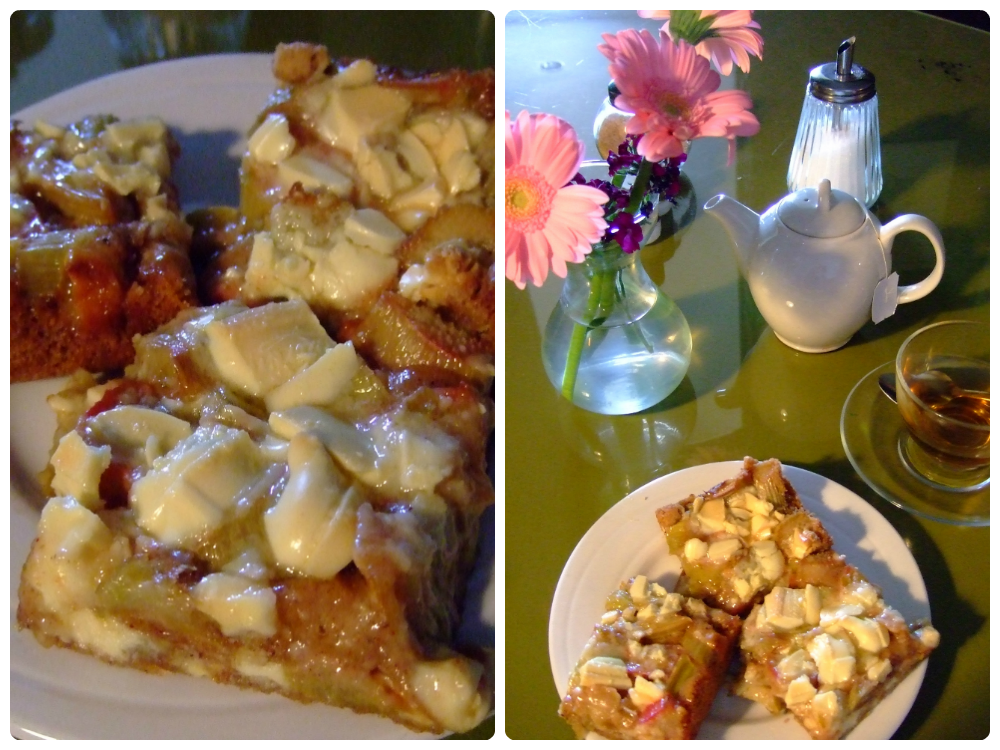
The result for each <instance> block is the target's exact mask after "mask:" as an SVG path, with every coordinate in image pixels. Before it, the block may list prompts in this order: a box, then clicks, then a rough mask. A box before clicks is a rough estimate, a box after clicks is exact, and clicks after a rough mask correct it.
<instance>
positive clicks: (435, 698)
mask: <svg viewBox="0 0 1000 750" xmlns="http://www.w3.org/2000/svg"><path fill="white" fill-rule="evenodd" d="M483 673H484V670H483V667H482V665H481V664H479V663H478V662H475V661H472V660H471V659H464V658H461V657H455V658H452V659H444V660H442V661H434V662H428V661H419V662H417V664H416V665H415V666H414V668H413V671H412V672H411V673H410V680H409V683H410V685H411V686H412V687H413V691H414V693H415V694H416V696H417V699H418V700H419V701H420V702H421V703H422V704H423V706H424V707H425V708H426V709H427V711H428V712H429V713H430V714H431V715H432V716H433V717H434V718H435V719H437V720H438V721H440V722H441V724H442V725H444V726H445V727H446V728H448V729H449V730H451V731H453V732H466V731H468V730H470V729H473V728H474V727H476V726H478V725H479V724H480V722H482V720H483V719H485V718H486V715H487V714H488V713H489V710H490V703H489V701H488V700H487V699H486V698H485V697H484V695H483V691H482V690H481V683H482V679H483Z"/></svg>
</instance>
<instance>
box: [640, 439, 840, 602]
mask: <svg viewBox="0 0 1000 750" xmlns="http://www.w3.org/2000/svg"><path fill="white" fill-rule="evenodd" d="M656 519H657V522H658V523H659V525H660V529H661V530H662V531H663V533H664V535H665V537H666V541H667V545H668V547H669V550H670V552H671V553H672V554H674V555H677V556H678V557H680V561H681V576H680V579H679V580H678V583H677V590H678V591H679V592H681V593H683V594H686V595H688V596H693V597H696V598H699V599H704V601H705V602H706V603H707V604H709V605H710V606H713V607H719V608H721V609H724V610H725V611H727V612H730V613H732V614H736V615H745V614H746V613H747V612H749V611H750V608H751V607H752V606H753V605H754V604H755V603H757V602H759V601H760V600H761V599H762V598H763V597H764V595H765V594H766V593H767V592H768V591H770V589H771V587H772V586H773V585H774V584H775V583H776V582H778V581H779V580H781V579H782V578H783V577H784V576H786V575H787V570H788V568H789V566H790V565H793V564H794V563H795V562H796V561H799V560H802V559H805V558H808V557H809V556H811V555H814V554H817V553H820V552H823V551H825V550H829V549H830V548H831V546H832V541H831V539H830V535H829V534H828V533H827V532H826V529H824V528H823V525H822V524H821V523H820V522H819V519H817V518H816V517H815V516H813V515H812V514H810V513H809V512H808V511H807V510H806V509H805V508H803V506H802V501H801V500H800V499H799V496H798V494H797V493H796V491H795V488H794V487H792V485H791V483H790V482H789V481H788V480H787V479H786V478H785V476H784V475H783V473H782V471H781V464H780V462H778V461H777V460H776V459H769V460H767V461H757V460H755V459H753V458H746V459H744V462H743V467H742V470H741V471H740V472H739V474H737V475H736V476H735V477H733V478H731V479H729V480H727V481H725V482H722V483H721V484H719V485H717V486H716V487H713V488H712V489H710V490H708V491H706V492H704V493H701V494H697V495H691V496H690V497H688V498H686V499H685V500H682V501H681V502H679V503H675V504H673V505H668V506H665V507H663V508H660V509H658V510H657V511H656Z"/></svg>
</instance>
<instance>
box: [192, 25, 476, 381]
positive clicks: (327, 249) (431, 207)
mask: <svg viewBox="0 0 1000 750" xmlns="http://www.w3.org/2000/svg"><path fill="white" fill-rule="evenodd" d="M273 70H274V75H275V78H276V81H277V89H276V91H275V93H274V95H273V96H272V97H271V100H270V101H269V102H268V104H267V106H266V107H265V108H264V110H263V111H262V112H261V113H260V116H259V117H258V120H257V122H256V123H254V124H253V126H252V128H251V131H250V135H249V141H248V147H247V151H246V153H245V155H244V157H243V160H242V164H241V169H240V191H241V193H240V205H239V207H238V209H235V208H216V209H211V210H207V211H203V212H199V213H197V214H194V215H193V216H192V217H191V220H192V222H193V223H194V224H195V228H196V234H195V248H196V249H195V254H196V263H197V267H198V275H199V279H200V285H201V291H202V296H203V298H205V299H207V300H209V301H213V302H217V301H224V300H229V299H241V300H243V301H245V302H247V303H249V304H259V303H260V302H262V301H270V300H279V299H304V300H305V301H306V302H308V304H309V305H310V306H311V307H312V308H313V310H315V311H316V313H317V315H318V316H319V317H320V319H321V320H322V322H323V323H324V325H326V326H327V327H328V328H329V330H331V331H332V332H333V333H334V335H335V336H336V337H337V338H338V339H342V340H350V341H352V342H353V343H354V344H355V346H356V347H357V349H358V352H359V353H360V354H361V355H362V356H364V357H365V358H366V359H367V360H368V361H369V362H371V363H373V364H374V365H376V366H378V367H383V368H389V369H396V370H399V369H406V368H410V369H414V368H416V369H422V370H423V371H424V372H425V373H427V374H430V375H433V376H441V378H440V379H447V378H448V377H450V378H451V379H454V378H456V377H460V378H464V379H466V380H469V381H472V382H475V383H477V384H478V385H480V386H481V387H487V386H488V385H489V384H491V383H492V379H493V372H494V359H493V352H494V340H495V324H494V306H495V302H494V287H495V281H494V275H495V273H494V266H495V248H494V244H495V241H494V238H495V236H496V223H495V216H494V191H495V167H494V141H495V135H494V133H495V122H494V120H495V103H494V76H493V71H492V70H482V71H462V70H449V71H443V72H435V73H424V74H414V73H408V72H404V71H401V70H397V69H390V68H386V67H380V66H378V65H376V64H375V63H374V62H372V61H370V60H363V59H362V60H341V61H335V60H332V59H331V58H330V55H329V52H328V51H327V50H326V48H325V47H321V46H316V45H310V44H303V43H296V44H289V45H279V47H278V49H277V51H276V52H275V56H274V64H273Z"/></svg>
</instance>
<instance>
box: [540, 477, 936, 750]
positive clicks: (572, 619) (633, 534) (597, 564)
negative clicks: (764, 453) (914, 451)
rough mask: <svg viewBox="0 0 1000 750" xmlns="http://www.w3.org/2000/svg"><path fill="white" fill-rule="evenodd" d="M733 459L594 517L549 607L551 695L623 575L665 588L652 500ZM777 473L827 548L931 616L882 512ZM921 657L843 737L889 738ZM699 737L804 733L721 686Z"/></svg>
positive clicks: (908, 611) (687, 491)
mask: <svg viewBox="0 0 1000 750" xmlns="http://www.w3.org/2000/svg"><path fill="white" fill-rule="evenodd" d="M741 466H742V462H741V461H724V462H720V463H713V464H704V465H702V466H694V467H692V468H689V469H684V470H682V471H678V472H675V473H673V474H669V475H667V476H665V477H660V478H659V479H656V480H654V481H652V482H650V483H649V484H647V485H646V486H644V487H640V488H639V489H637V490H636V491H635V492H633V493H631V494H630V495H628V496H627V497H626V498H625V499H624V500H622V501H621V502H619V503H617V504H616V505H615V506H614V507H612V508H611V509H610V510H609V511H608V512H607V513H605V514H604V515H603V516H601V518H600V519H598V521H597V523H595V524H594V525H593V526H592V527H591V528H590V530H589V531H588V532H587V533H586V534H585V535H584V537H583V539H581V540H580V543H579V544H577V546H576V549H575V550H573V554H572V555H570V558H569V561H568V562H567V563H566V567H565V568H564V569H563V572H562V575H561V576H560V578H559V584H558V585H557V586H556V593H555V596H554V598H553V600H552V611H551V613H550V615H549V660H550V662H551V666H552V676H553V678H554V679H555V683H556V688H557V690H558V691H559V695H564V694H565V692H566V683H567V680H568V678H569V673H570V671H571V670H572V669H573V667H574V666H575V665H576V662H577V661H578V659H579V658H580V654H581V652H582V651H583V647H584V646H585V645H586V643H587V640H588V639H589V638H590V634H591V632H592V630H593V627H594V623H595V622H597V618H598V617H600V615H601V613H602V612H603V611H604V601H605V599H606V598H607V596H608V594H610V593H611V592H612V591H614V590H615V588H617V587H618V584H619V583H621V581H622V580H624V579H627V578H629V577H631V576H634V575H638V574H644V575H647V576H648V577H649V579H650V580H653V581H657V582H659V583H660V584H662V585H663V586H664V587H666V588H667V590H669V591H672V590H673V588H674V584H675V583H676V581H677V576H678V574H679V573H680V562H679V560H678V559H677V558H676V557H673V556H671V555H670V554H669V552H667V547H666V542H665V541H664V539H663V535H662V534H661V533H660V527H659V526H658V525H657V523H656V516H655V515H654V513H655V511H656V509H657V508H660V507H662V506H664V505H669V504H671V503H674V502H677V501H679V500H683V499H684V498H686V497H688V496H689V495H692V494H696V493H699V492H704V491H705V490H707V489H709V488H710V487H713V486H714V485H716V484H718V483H719V482H722V481H724V480H726V479H728V478H729V477H732V476H735V475H736V473H737V472H738V471H739V469H740V467H741ZM783 468H784V472H785V476H786V477H787V478H788V481H790V482H791V483H792V485H793V486H794V487H795V489H796V491H797V492H798V493H799V496H800V497H801V499H802V503H803V505H805V507H806V508H807V509H808V510H809V511H810V512H811V513H813V514H815V515H816V516H817V517H818V518H819V519H820V521H822V522H823V525H824V526H825V527H826V528H827V530H828V531H829V532H830V536H832V537H833V542H834V548H835V549H836V550H837V551H838V552H840V553H841V554H843V555H844V556H846V558H847V560H848V562H850V563H851V564H852V565H854V566H855V567H857V568H858V569H859V570H860V571H861V572H862V573H863V574H864V575H865V576H867V578H868V579H869V580H870V581H871V582H872V583H874V584H876V585H877V586H879V587H880V588H881V589H882V593H883V596H884V598H885V601H886V602H887V603H888V604H889V605H890V606H892V607H895V608H896V609H898V610H899V611H900V612H901V613H902V614H903V616H904V617H905V618H906V619H907V621H913V620H917V619H920V618H925V617H926V618H929V617H930V606H929V605H928V603H927V589H926V588H925V587H924V579H923V578H922V577H921V575H920V569H919V568H918V567H917V563H916V561H915V560H914V559H913V555H911V554H910V550H909V549H907V547H906V544H904V542H903V540H902V538H900V536H899V534H897V533H896V530H895V529H894V528H893V527H892V526H891V525H890V524H889V522H888V521H886V520H885V518H883V517H882V515H881V514H879V513H878V511H876V510H875V509H874V508H872V507H871V506H870V505H868V503H866V502H865V501H864V500H862V499H861V498H860V497H858V496H857V495H855V494H854V493H853V492H851V491H850V490H848V489H846V488H844V487H842V486H841V485H839V484H837V483H836V482H831V481H830V480H829V479H826V478H824V477H821V476H819V475H818V474H813V473H812V472H809V471H805V470H804V469H797V468H795V467H793V466H785V467H783ZM926 669H927V662H924V663H923V664H921V665H920V666H919V667H918V668H917V669H916V670H914V672H913V673H911V674H910V675H909V676H908V677H907V678H906V679H905V680H904V681H903V682H902V683H900V685H898V686H897V687H896V689H895V690H894V691H893V692H892V693H891V694H890V695H889V696H888V697H887V698H886V699H885V700H883V701H882V702H881V703H880V704H879V706H878V707H877V708H875V710H874V711H872V713H871V714H869V715H868V717H867V718H866V719H865V720H864V721H862V722H861V723H860V724H859V725H858V726H857V727H856V728H855V729H854V731H852V732H851V733H850V734H849V735H848V737H849V738H850V739H856V740H862V739H865V740H880V739H889V738H890V737H892V735H893V733H894V732H895V731H896V729H897V728H898V727H899V725H900V724H901V723H902V721H903V719H904V718H906V714H907V713H908V712H909V710H910V707H911V706H912V705H913V701H914V700H915V699H916V697H917V691H919V690H920V685H921V683H922V682H923V679H924V672H925V671H926ZM698 738H699V739H741V740H742V739H768V740H778V739H789V740H807V739H809V735H808V734H807V733H806V731H805V730H804V729H802V728H801V727H800V726H799V724H798V723H797V722H796V721H795V719H794V718H793V717H791V716H790V715H786V716H772V715H771V714H770V713H768V712H767V710H766V709H765V708H764V707H763V706H761V705H760V704H757V703H754V702H753V701H749V700H746V699H744V698H737V697H735V696H731V695H729V694H728V693H727V691H726V690H724V689H723V690H720V691H719V695H718V696H717V698H716V700H715V703H714V704H713V705H712V711H711V713H709V715H708V718H706V720H705V722H704V723H703V724H702V726H701V732H700V733H699V735H698Z"/></svg>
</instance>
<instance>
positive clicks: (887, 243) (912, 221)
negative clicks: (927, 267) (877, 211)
mask: <svg viewBox="0 0 1000 750" xmlns="http://www.w3.org/2000/svg"><path fill="white" fill-rule="evenodd" d="M909 230H913V231H915V232H920V233H921V234H922V235H924V236H925V237H927V239H929V240H930V241H931V245H932V246H933V247H934V258H935V260H934V270H933V271H931V272H930V274H929V275H928V276H927V278H926V279H924V280H923V281H919V282H917V283H916V284H910V285H908V286H901V287H899V291H898V295H897V297H896V301H897V302H899V303H903V302H913V301H914V300H918V299H920V298H922V297H926V296H927V295H928V294H930V293H931V292H932V291H934V287H936V286H937V285H938V283H939V282H940V281H941V277H942V276H943V275H944V240H943V239H942V238H941V232H939V231H938V228H937V227H936V226H935V225H934V223H933V222H932V221H931V220H930V219H928V218H927V217H925V216H918V215H917V214H904V215H903V216H899V217H897V218H895V219H893V220H892V221H890V222H889V223H888V224H886V225H885V226H883V227H882V231H881V232H879V239H880V240H881V241H882V246H883V247H885V248H890V247H892V240H893V238H894V237H895V236H896V235H897V234H899V233H900V232H906V231H909Z"/></svg>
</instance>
